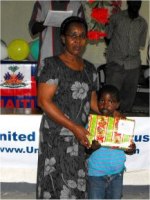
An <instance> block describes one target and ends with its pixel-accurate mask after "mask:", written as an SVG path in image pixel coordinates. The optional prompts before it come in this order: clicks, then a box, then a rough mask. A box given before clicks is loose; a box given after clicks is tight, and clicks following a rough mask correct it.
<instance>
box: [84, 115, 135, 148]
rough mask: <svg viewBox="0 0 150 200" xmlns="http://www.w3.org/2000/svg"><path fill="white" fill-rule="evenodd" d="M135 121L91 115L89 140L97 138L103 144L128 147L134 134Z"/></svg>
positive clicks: (88, 128)
mask: <svg viewBox="0 0 150 200" xmlns="http://www.w3.org/2000/svg"><path fill="white" fill-rule="evenodd" d="M134 126H135V121H134V120H131V119H121V118H114V117H107V116H101V115H93V114H91V115H89V120H88V126H87V130H88V131H89V132H90V136H89V138H88V139H89V141H90V144H92V141H93V140H97V141H98V142H99V143H100V144H101V146H106V147H111V148H119V149H127V148H128V147H129V145H130V143H131V140H132V138H133V134H134Z"/></svg>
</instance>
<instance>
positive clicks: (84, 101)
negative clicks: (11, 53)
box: [37, 16, 98, 199]
mask: <svg viewBox="0 0 150 200" xmlns="http://www.w3.org/2000/svg"><path fill="white" fill-rule="evenodd" d="M87 29H88V28H87V23H86V22H85V20H84V19H83V18H80V17H77V16H72V17H69V18H67V19H66V20H65V21H64V22H63V23H62V25H61V28H60V36H61V40H62V43H63V46H64V50H63V52H62V53H61V54H59V55H57V56H53V57H48V58H45V64H44V67H43V70H42V71H41V74H40V76H39V79H38V105H39V107H40V108H41V109H42V110H43V116H42V121H41V125H40V145H39V156H38V170H37V198H39V199H84V198H85V195H86V177H87V176H86V171H85V169H86V168H85V160H86V158H85V156H86V155H85V147H86V148H88V147H89V141H88V139H87V135H88V134H89V132H88V131H87V130H86V129H85V128H84V127H85V125H86V123H87V120H88V115H89V111H90V109H92V110H93V111H95V112H98V107H97V95H96V90H97V72H96V69H95V67H94V65H93V64H91V63H90V62H88V61H86V60H84V59H82V58H81V56H80V55H81V54H82V51H83V50H84V48H85V45H86V40H87Z"/></svg>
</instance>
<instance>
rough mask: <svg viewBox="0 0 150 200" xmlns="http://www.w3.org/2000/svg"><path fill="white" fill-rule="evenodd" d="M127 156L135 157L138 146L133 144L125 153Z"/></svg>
mask: <svg viewBox="0 0 150 200" xmlns="http://www.w3.org/2000/svg"><path fill="white" fill-rule="evenodd" d="M124 152H125V153H126V154H127V155H133V154H135V152H136V145H135V143H134V142H132V143H131V144H130V146H129V148H128V149H127V150H125V151H124Z"/></svg>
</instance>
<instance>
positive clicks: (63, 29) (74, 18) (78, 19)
mask: <svg viewBox="0 0 150 200" xmlns="http://www.w3.org/2000/svg"><path fill="white" fill-rule="evenodd" d="M74 23H77V24H82V25H83V26H84V28H85V31H86V33H87V31H88V26H87V23H86V21H85V20H84V19H83V18H81V17H77V16H71V17H68V18H66V19H65V20H64V21H63V22H62V24H61V27H60V35H65V34H66V32H67V31H68V29H69V27H70V25H71V24H74Z"/></svg>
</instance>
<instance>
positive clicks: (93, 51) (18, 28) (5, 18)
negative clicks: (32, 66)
mask: <svg viewBox="0 0 150 200" xmlns="http://www.w3.org/2000/svg"><path fill="white" fill-rule="evenodd" d="M0 4H1V39H2V40H3V41H5V42H6V44H7V45H8V44H9V42H11V41H12V40H13V39H16V38H22V39H24V40H26V41H27V42H30V41H32V38H31V36H30V34H29V31H28V22H29V19H30V16H31V12H32V8H33V4H34V1H5V0H2V1H0ZM149 5H150V4H149V1H143V4H142V7H141V11H140V13H141V15H142V16H143V17H144V18H145V19H146V20H147V22H148V21H149ZM125 7H126V2H125V1H124V2H123V8H125ZM147 41H148V36H147ZM145 47H147V43H146V46H145ZM146 50H147V49H146V48H145V49H144V50H142V51H141V55H142V64H146V55H147V51H146ZM104 51H105V45H104V43H100V44H98V45H87V48H86V51H85V53H84V55H83V57H84V58H86V59H88V60H90V61H91V62H93V63H94V64H96V65H100V64H103V63H105V57H104V55H103V54H104ZM89 58H90V59H89Z"/></svg>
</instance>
